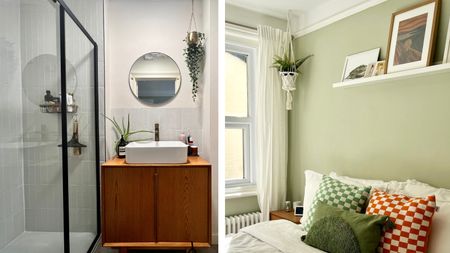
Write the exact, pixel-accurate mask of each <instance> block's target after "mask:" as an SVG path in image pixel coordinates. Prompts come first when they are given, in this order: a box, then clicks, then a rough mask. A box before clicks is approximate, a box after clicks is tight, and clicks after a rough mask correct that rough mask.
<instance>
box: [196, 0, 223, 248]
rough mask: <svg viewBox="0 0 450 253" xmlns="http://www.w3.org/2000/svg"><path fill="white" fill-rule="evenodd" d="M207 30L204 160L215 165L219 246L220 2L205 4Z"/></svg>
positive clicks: (215, 231) (214, 212)
mask: <svg viewBox="0 0 450 253" xmlns="http://www.w3.org/2000/svg"><path fill="white" fill-rule="evenodd" d="M203 10H204V22H203V23H204V27H205V33H206V36H207V38H208V44H207V47H206V59H205V60H206V61H205V70H204V80H205V81H204V89H203V96H202V97H201V99H202V119H203V149H204V150H205V152H204V153H203V156H204V157H205V158H206V159H208V160H209V162H210V163H211V164H212V196H211V197H212V199H213V201H212V204H213V205H212V220H213V227H212V231H213V243H217V242H218V231H219V230H218V224H217V219H218V209H219V194H218V189H219V185H220V184H219V182H218V179H219V171H220V170H219V145H220V142H219V125H220V124H219V103H220V101H219V73H218V60H219V48H218V45H219V33H218V31H219V23H218V22H219V20H218V14H219V4H218V1H214V0H213V1H209V0H205V1H203Z"/></svg>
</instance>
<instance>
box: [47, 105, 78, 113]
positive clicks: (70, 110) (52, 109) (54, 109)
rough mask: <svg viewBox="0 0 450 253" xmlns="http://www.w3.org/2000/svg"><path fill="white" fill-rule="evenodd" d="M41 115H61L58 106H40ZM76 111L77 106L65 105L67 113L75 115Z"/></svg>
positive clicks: (59, 106)
mask: <svg viewBox="0 0 450 253" xmlns="http://www.w3.org/2000/svg"><path fill="white" fill-rule="evenodd" d="M39 107H40V108H41V112H42V113H61V105H60V104H40V105H39ZM77 111H78V105H67V112H68V113H76V112H77Z"/></svg>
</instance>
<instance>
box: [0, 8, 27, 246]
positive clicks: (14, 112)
mask: <svg viewBox="0 0 450 253" xmlns="http://www.w3.org/2000/svg"><path fill="white" fill-rule="evenodd" d="M19 13H20V4H19V3H18V2H17V1H13V0H0V88H1V90H2V93H1V95H0V97H1V98H0V248H2V247H3V246H5V245H6V244H7V243H8V242H10V241H11V240H12V239H14V238H15V237H16V236H17V235H19V234H20V233H22V232H23V231H24V222H25V220H24V219H25V218H24V217H25V216H24V203H23V194H24V193H23V191H24V187H23V159H22V152H23V150H22V117H21V116H20V115H21V112H22V109H21V104H22V96H21V85H20V83H21V76H20V34H19V31H20V27H19V17H20V15H19Z"/></svg>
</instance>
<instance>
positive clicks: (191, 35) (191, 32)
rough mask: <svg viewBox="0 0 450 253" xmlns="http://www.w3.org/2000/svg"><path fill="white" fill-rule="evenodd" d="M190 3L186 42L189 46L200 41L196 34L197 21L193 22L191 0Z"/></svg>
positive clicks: (192, 0)
mask: <svg viewBox="0 0 450 253" xmlns="http://www.w3.org/2000/svg"><path fill="white" fill-rule="evenodd" d="M191 3H192V10H191V20H190V21H189V28H188V36H187V41H188V43H189V44H197V43H199V41H200V40H199V34H198V32H197V21H196V20H195V15H194V0H191ZM192 24H194V29H192Z"/></svg>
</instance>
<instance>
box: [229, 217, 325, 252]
mask: <svg viewBox="0 0 450 253" xmlns="http://www.w3.org/2000/svg"><path fill="white" fill-rule="evenodd" d="M305 234H306V232H305V231H304V230H303V227H302V226H299V225H296V224H294V223H292V222H290V221H287V220H275V221H268V222H261V223H258V224H255V225H253V226H249V227H245V228H243V229H241V230H240V231H239V233H237V234H235V235H233V236H232V237H230V238H228V239H227V242H226V252H228V253H244V252H245V253H253V252H255V253H256V252H258V253H276V252H283V253H318V252H323V251H321V250H318V249H315V248H313V247H311V246H308V245H307V244H305V243H303V242H302V240H301V237H302V235H305Z"/></svg>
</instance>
